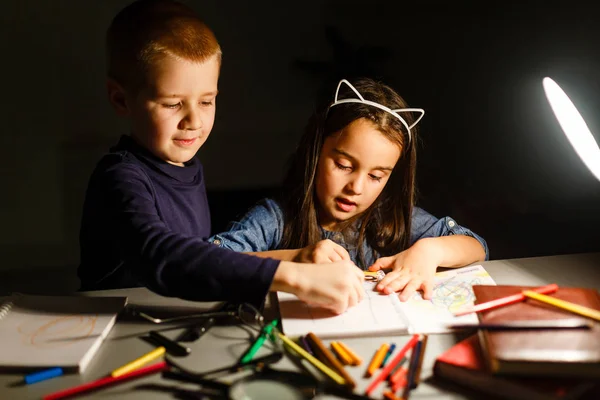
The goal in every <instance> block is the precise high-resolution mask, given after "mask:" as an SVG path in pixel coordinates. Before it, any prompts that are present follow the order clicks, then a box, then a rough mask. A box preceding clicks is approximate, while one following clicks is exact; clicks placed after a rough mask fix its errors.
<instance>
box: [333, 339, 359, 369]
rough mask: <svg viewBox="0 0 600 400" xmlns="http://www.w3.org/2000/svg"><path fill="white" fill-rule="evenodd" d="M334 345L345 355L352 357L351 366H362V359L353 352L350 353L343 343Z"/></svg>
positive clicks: (350, 350) (349, 349)
mask: <svg viewBox="0 0 600 400" xmlns="http://www.w3.org/2000/svg"><path fill="white" fill-rule="evenodd" d="M336 343H337V344H339V345H340V347H341V348H342V349H343V350H344V351H345V352H346V354H348V355H349V356H350V357H352V361H353V362H352V365H360V364H362V358H360V357H359V356H358V355H357V354H356V353H355V352H354V351H352V349H351V348H350V347H348V346H346V344H344V343H343V342H336Z"/></svg>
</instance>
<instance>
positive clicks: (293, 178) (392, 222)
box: [280, 78, 417, 264]
mask: <svg viewBox="0 0 600 400" xmlns="http://www.w3.org/2000/svg"><path fill="white" fill-rule="evenodd" d="M351 83H352V85H353V86H354V87H355V88H356V90H358V92H359V93H360V94H361V95H362V96H363V98H364V99H365V100H371V101H374V102H377V103H379V104H382V105H385V106H387V107H389V108H390V109H398V108H407V105H406V102H405V101H404V100H403V99H402V98H401V97H400V96H399V95H398V94H397V93H396V92H395V91H394V90H393V89H391V88H390V87H389V86H386V85H384V84H383V83H380V82H376V81H374V80H372V79H367V78H362V79H357V80H354V81H352V82H351ZM350 97H351V98H356V94H355V93H354V92H352V91H351V90H350V89H349V88H348V87H346V86H344V85H343V86H342V87H341V88H340V93H339V97H338V98H339V99H344V98H350ZM330 98H331V99H333V96H331V97H330ZM331 103H332V102H331V101H329V102H328V103H327V104H324V105H323V106H322V107H320V108H319V109H317V111H316V112H315V113H314V114H313V116H312V117H311V119H310V120H309V123H308V126H307V128H306V131H305V133H304V135H303V136H302V138H301V140H300V143H299V145H298V148H297V149H296V152H295V153H294V155H293V157H292V160H291V164H290V167H289V169H288V171H287V175H286V177H285V180H284V196H285V197H284V199H283V211H284V218H285V222H284V231H283V237H282V242H281V245H280V248H282V249H296V248H301V247H305V246H308V245H311V244H314V243H316V242H318V241H319V240H321V239H322V237H321V230H320V225H319V221H318V204H317V203H316V202H317V201H318V200H316V194H315V175H316V172H317V163H318V161H319V156H320V154H321V149H322V147H323V143H324V141H325V139H327V138H328V137H329V136H331V135H333V134H335V133H337V132H339V131H340V130H342V129H343V128H344V127H346V126H347V125H348V124H350V123H351V122H353V121H355V120H357V119H360V118H364V119H367V120H369V121H371V122H372V123H373V124H374V125H375V126H376V127H377V130H378V131H379V132H381V133H382V134H383V135H384V136H385V137H386V138H388V139H389V140H390V141H391V142H392V143H395V144H397V145H398V146H399V147H400V148H401V150H402V151H401V154H400V159H399V160H398V162H397V163H396V165H395V167H394V170H393V171H392V174H391V176H390V179H389V180H388V182H387V184H386V185H385V188H384V189H383V191H382V192H381V194H380V195H379V197H378V198H377V199H376V200H375V202H374V203H373V204H372V205H371V207H369V208H368V209H367V210H365V211H364V212H363V213H362V214H361V215H359V216H357V218H356V219H355V220H359V221H360V224H359V226H358V227H356V226H353V225H355V224H349V226H348V227H347V228H346V229H358V238H357V242H356V245H357V246H358V248H359V256H360V258H361V261H362V262H363V264H364V254H362V245H361V244H362V243H363V241H364V239H365V238H366V240H367V243H368V244H369V245H370V246H371V247H372V248H373V250H375V251H376V252H378V253H379V254H380V255H383V256H385V255H391V254H396V253H398V252H400V251H402V250H404V249H406V248H407V247H408V244H409V240H410V231H411V215H412V210H413V204H414V199H415V169H416V158H417V154H416V143H415V142H416V139H417V131H416V128H413V129H411V137H412V139H411V140H409V137H408V132H406V128H405V127H404V125H402V123H401V122H400V121H399V120H398V118H396V117H395V116H393V115H391V114H390V113H388V112H386V111H384V110H380V109H379V108H377V107H373V106H370V105H368V104H359V103H345V104H339V105H336V106H335V107H331V108H329V106H330V105H331ZM401 116H402V117H403V118H404V119H405V120H406V122H407V123H408V125H409V126H410V125H411V124H412V123H413V121H414V118H413V116H412V115H411V114H410V113H403V114H401Z"/></svg>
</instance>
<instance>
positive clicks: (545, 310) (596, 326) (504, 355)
mask: <svg viewBox="0 0 600 400" xmlns="http://www.w3.org/2000/svg"><path fill="white" fill-rule="evenodd" d="M527 289H533V288H529V287H522V286H501V285H500V286H486V285H474V286H473V291H474V294H475V296H476V301H475V304H476V305H477V304H481V303H485V302H488V301H490V300H494V299H498V298H501V297H505V296H508V295H513V294H516V293H520V292H522V291H523V290H527ZM552 297H554V298H558V299H562V300H566V301H569V302H571V303H575V304H579V305H582V306H585V307H588V308H591V309H595V310H599V311H600V294H599V293H598V291H596V290H593V289H587V288H559V289H558V291H556V292H555V293H553V294H552ZM478 317H479V322H480V323H481V324H495V325H498V324H503V323H514V322H518V321H557V320H562V321H565V322H568V323H569V324H571V323H573V324H576V323H577V322H581V323H582V325H589V329H523V330H520V329H519V330H492V329H479V330H478V333H477V334H475V335H473V336H470V337H468V338H467V339H465V340H463V341H461V342H459V343H458V344H456V345H455V346H453V347H452V348H450V349H449V350H448V351H446V352H445V353H443V354H442V355H440V356H439V357H438V358H437V360H436V363H435V366H434V376H435V377H436V378H438V379H440V380H443V381H448V382H453V383H454V384H457V385H461V386H464V387H468V388H470V389H474V390H476V391H480V392H486V393H488V394H490V395H492V396H495V397H496V398H505V399H527V400H535V399H540V400H542V399H579V398H598V397H594V396H598V391H597V390H598V383H599V382H600V323H599V322H597V321H594V320H593V319H589V318H585V317H580V316H577V315H575V314H573V313H571V312H568V311H564V310H561V309H559V308H556V307H554V306H550V305H547V304H545V303H541V302H538V301H536V300H533V299H527V300H525V301H522V302H518V303H515V304H511V305H506V306H503V307H499V308H495V309H490V310H487V311H482V312H480V313H479V314H478ZM592 393H593V394H592Z"/></svg>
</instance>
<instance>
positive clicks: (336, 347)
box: [331, 342, 354, 365]
mask: <svg viewBox="0 0 600 400" xmlns="http://www.w3.org/2000/svg"><path fill="white" fill-rule="evenodd" d="M331 348H332V349H333V352H334V353H335V354H337V356H338V358H339V359H340V360H341V361H342V362H343V363H344V364H346V365H352V363H353V362H354V361H353V360H352V357H350V355H349V354H348V353H346V352H345V351H344V349H342V347H341V346H340V345H339V344H338V343H337V342H331Z"/></svg>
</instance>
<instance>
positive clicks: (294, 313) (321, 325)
mask: <svg viewBox="0 0 600 400" xmlns="http://www.w3.org/2000/svg"><path fill="white" fill-rule="evenodd" d="M363 286H364V289H365V297H364V299H363V300H362V301H361V302H360V303H359V304H357V305H356V306H354V307H351V308H350V309H348V311H346V312H345V313H343V314H340V315H334V314H332V313H331V312H329V311H327V310H324V309H322V308H316V307H312V306H309V305H307V304H305V303H303V302H302V301H300V300H298V298H297V297H296V296H294V295H292V294H289V293H282V292H278V293H277V296H278V299H279V310H280V313H281V317H282V324H283V331H284V333H285V334H286V335H288V336H298V335H304V334H306V333H308V332H313V333H314V334H316V335H317V336H319V337H323V338H331V337H352V336H375V335H379V334H384V333H385V334H390V335H391V334H400V333H406V332H407V327H408V326H407V323H406V320H405V318H404V315H403V314H402V313H401V312H400V300H398V296H397V295H395V294H392V295H382V294H380V293H378V292H376V291H375V290H374V289H375V283H374V282H365V283H364V284H363Z"/></svg>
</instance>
